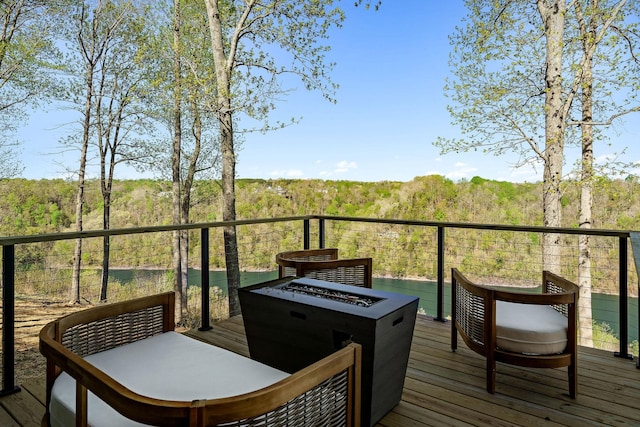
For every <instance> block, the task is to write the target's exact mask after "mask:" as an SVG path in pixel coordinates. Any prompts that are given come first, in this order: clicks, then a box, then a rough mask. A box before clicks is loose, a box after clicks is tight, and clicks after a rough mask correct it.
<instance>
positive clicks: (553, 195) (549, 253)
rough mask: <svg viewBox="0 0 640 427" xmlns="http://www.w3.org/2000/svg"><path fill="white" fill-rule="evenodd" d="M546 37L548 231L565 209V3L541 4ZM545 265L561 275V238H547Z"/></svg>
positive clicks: (545, 189) (545, 195) (541, 0)
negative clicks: (563, 77) (563, 205)
mask: <svg viewBox="0 0 640 427" xmlns="http://www.w3.org/2000/svg"><path fill="white" fill-rule="evenodd" d="M538 10H539V12H540V16H541V17H542V21H543V23H544V31H545V37H546V65H547V69H546V74H545V82H546V92H545V141H546V144H545V163H544V182H543V193H542V209H543V215H544V226H545V227H560V226H561V224H562V205H561V197H562V194H561V189H560V182H561V180H562V163H563V160H564V130H565V112H564V103H563V100H562V48H563V33H564V19H565V12H566V2H565V0H556V1H546V0H538ZM542 263H543V268H544V269H545V270H550V271H553V272H556V273H561V272H560V235H558V234H553V233H546V234H544V236H543V247H542Z"/></svg>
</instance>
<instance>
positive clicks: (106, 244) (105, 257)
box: [100, 191, 111, 302]
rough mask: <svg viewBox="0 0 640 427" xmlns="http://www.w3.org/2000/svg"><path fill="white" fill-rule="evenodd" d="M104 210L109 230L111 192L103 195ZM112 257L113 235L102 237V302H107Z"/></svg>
mask: <svg viewBox="0 0 640 427" xmlns="http://www.w3.org/2000/svg"><path fill="white" fill-rule="evenodd" d="M102 200H103V201H104V210H103V214H102V227H103V229H104V230H108V229H109V227H110V222H111V193H110V191H109V194H106V195H103V199H102ZM110 258H111V237H110V236H104V237H103V238H102V280H101V282H100V302H107V289H108V286H109V262H110Z"/></svg>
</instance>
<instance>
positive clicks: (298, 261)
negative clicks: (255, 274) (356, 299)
mask: <svg viewBox="0 0 640 427" xmlns="http://www.w3.org/2000/svg"><path fill="white" fill-rule="evenodd" d="M276 263H277V264H278V273H279V277H280V278H282V277H286V276H298V277H308V278H311V279H318V280H326V281H328V282H335V283H343V284H346V285H354V286H360V287H364V288H371V285H372V282H373V276H372V264H373V260H372V259H371V258H350V259H338V249H335V248H328V249H308V250H303V251H290V252H281V253H279V254H277V255H276Z"/></svg>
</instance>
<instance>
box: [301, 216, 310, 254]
mask: <svg viewBox="0 0 640 427" xmlns="http://www.w3.org/2000/svg"><path fill="white" fill-rule="evenodd" d="M309 222H310V221H309V220H308V219H305V220H304V221H303V227H302V228H303V238H304V247H303V249H305V250H306V249H310V248H311V246H310V245H311V236H310V230H311V226H310V224H309Z"/></svg>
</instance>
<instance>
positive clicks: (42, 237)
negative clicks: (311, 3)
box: [0, 215, 632, 246]
mask: <svg viewBox="0 0 640 427" xmlns="http://www.w3.org/2000/svg"><path fill="white" fill-rule="evenodd" d="M310 219H323V220H332V221H351V222H369V223H379V224H397V225H418V226H427V227H443V228H467V229H476V230H498V231H519V232H536V233H559V234H582V235H591V236H608V237H624V238H629V237H630V235H631V233H632V231H629V230H606V229H595V228H590V229H585V228H565V227H544V226H524V225H504V224H478V223H464V222H439V221H418V220H405V219H392V218H361V217H347V216H332V215H301V216H288V217H279V218H257V219H244V220H236V221H216V222H202V223H191V224H172V225H157V226H149V227H131V228H117V229H110V230H86V231H79V232H78V231H70V232H64V233H48V234H34V235H30V236H4V237H0V246H7V245H16V244H24V243H38V242H50V241H54V240H70V239H78V238H90V237H104V236H117V235H124V234H141V233H154V232H165V231H174V230H194V229H202V228H218V227H227V226H234V225H250V224H262V223H274V222H287V221H303V220H310Z"/></svg>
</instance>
